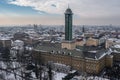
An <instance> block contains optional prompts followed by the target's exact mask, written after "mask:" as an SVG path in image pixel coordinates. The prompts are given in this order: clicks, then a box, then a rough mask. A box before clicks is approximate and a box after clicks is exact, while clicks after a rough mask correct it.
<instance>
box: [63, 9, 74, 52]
mask: <svg viewBox="0 0 120 80" xmlns="http://www.w3.org/2000/svg"><path fill="white" fill-rule="evenodd" d="M72 15H73V13H72V10H71V9H70V8H69V7H68V8H67V9H66V11H65V40H64V41H63V42H62V48H66V49H70V50H72V49H75V42H74V40H73V39H72Z"/></svg>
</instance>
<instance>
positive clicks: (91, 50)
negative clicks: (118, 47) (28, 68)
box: [35, 42, 107, 60]
mask: <svg viewBox="0 0 120 80" xmlns="http://www.w3.org/2000/svg"><path fill="white" fill-rule="evenodd" d="M35 49H36V50H39V51H41V52H49V53H52V54H59V55H68V56H73V57H79V58H84V57H86V58H92V59H96V60H97V59H100V58H101V57H102V56H104V55H106V53H107V50H105V49H104V48H100V47H98V48H96V47H82V46H81V47H79V48H77V49H74V50H68V49H65V48H64V49H62V48H61V44H60V43H50V42H42V43H41V44H40V45H37V46H36V47H35Z"/></svg>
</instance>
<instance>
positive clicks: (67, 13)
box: [65, 7, 73, 41]
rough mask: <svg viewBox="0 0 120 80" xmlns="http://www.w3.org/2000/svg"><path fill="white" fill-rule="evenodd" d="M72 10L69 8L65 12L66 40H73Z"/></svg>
mask: <svg viewBox="0 0 120 80" xmlns="http://www.w3.org/2000/svg"><path fill="white" fill-rule="evenodd" d="M72 15H73V13H72V10H71V9H70V8H69V7H68V9H66V11H65V40H66V41H71V40H72Z"/></svg>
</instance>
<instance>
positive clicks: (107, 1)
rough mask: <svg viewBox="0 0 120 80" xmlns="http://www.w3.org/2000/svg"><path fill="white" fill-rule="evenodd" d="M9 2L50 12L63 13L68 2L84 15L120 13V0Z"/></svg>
mask: <svg viewBox="0 0 120 80" xmlns="http://www.w3.org/2000/svg"><path fill="white" fill-rule="evenodd" d="M8 3H9V4H14V5H18V6H25V7H32V8H33V9H34V10H37V11H38V12H40V13H41V12H43V13H49V14H63V13H64V11H65V9H66V8H67V6H68V4H69V5H70V8H72V10H73V13H75V14H76V15H79V16H82V17H106V16H107V17H108V16H116V15H118V16H119V14H120V11H119V9H120V4H119V3H120V0H8Z"/></svg>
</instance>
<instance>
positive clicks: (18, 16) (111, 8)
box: [0, 0, 120, 25]
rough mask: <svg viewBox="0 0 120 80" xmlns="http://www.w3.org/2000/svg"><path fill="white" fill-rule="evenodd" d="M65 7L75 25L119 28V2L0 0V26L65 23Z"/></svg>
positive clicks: (112, 0) (95, 0) (119, 0)
mask: <svg viewBox="0 0 120 80" xmlns="http://www.w3.org/2000/svg"><path fill="white" fill-rule="evenodd" d="M68 4H69V6H70V8H71V9H72V11H73V13H74V15H73V19H74V24H78V25H79V24H80V25H96V24H98V25H104V24H108V25H109V24H114V25H120V0H0V25H9V24H43V25H44V24H47V25H57V24H64V12H65V10H66V8H67V7H68Z"/></svg>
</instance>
